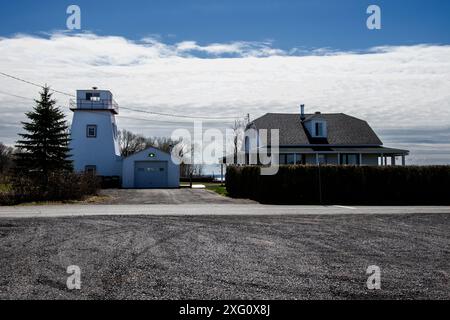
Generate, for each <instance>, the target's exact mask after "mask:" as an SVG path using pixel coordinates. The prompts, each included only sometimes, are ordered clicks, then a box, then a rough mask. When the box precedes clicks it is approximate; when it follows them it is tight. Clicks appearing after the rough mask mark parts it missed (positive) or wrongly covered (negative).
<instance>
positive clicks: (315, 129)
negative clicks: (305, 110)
mask: <svg viewBox="0 0 450 320" xmlns="http://www.w3.org/2000/svg"><path fill="white" fill-rule="evenodd" d="M326 126H327V124H326V122H325V121H321V120H316V121H313V122H312V126H311V129H310V131H312V132H311V135H312V136H313V137H314V138H326V136H327V127H326Z"/></svg>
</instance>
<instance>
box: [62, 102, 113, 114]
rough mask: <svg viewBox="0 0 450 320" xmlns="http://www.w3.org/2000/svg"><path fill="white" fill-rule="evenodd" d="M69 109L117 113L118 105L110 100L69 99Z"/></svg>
mask: <svg viewBox="0 0 450 320" xmlns="http://www.w3.org/2000/svg"><path fill="white" fill-rule="evenodd" d="M69 105H70V109H72V110H74V109H88V110H103V109H104V110H114V111H116V112H118V111H119V105H118V104H117V102H116V101H114V99H112V100H86V99H70V101H69Z"/></svg>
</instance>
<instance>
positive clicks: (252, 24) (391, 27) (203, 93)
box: [0, 0, 450, 164]
mask: <svg viewBox="0 0 450 320" xmlns="http://www.w3.org/2000/svg"><path fill="white" fill-rule="evenodd" d="M71 4H76V5H79V6H80V7H81V11H82V21H81V22H82V32H81V33H78V32H67V30H66V20H67V17H68V15H67V14H66V9H67V7H68V6H69V5H71ZM371 4H376V5H378V6H380V7H381V14H382V29H381V30H368V29H367V27H366V20H367V17H368V14H367V13H366V9H367V7H368V6H369V5H371ZM449 16H450V1H449V0H428V1H425V0H409V1H406V0H389V1H385V0H370V1H366V0H341V1H338V0H297V1H286V0H285V1H282V0H278V1H273V0H247V1H244V0H241V1H235V0H226V1H225V0H224V1H215V0H195V1H194V0H192V1H189V0H180V1H177V0H160V1H150V0H146V1H144V0H136V1H133V0H128V1H116V0H109V1H106V0H97V1H92V0H91V1H87V0H80V1H75V2H72V1H61V0H58V1H56V0H52V1H50V0H40V1H36V0H34V1H31V0H21V1H6V0H5V1H2V2H1V4H0V71H1V72H4V73H7V74H11V75H14V76H17V77H20V78H23V79H26V80H29V81H32V82H35V83H39V84H44V83H47V84H49V85H50V86H52V87H54V88H55V89H59V90H61V91H65V92H70V93H75V90H77V89H85V88H90V87H92V86H97V87H99V88H102V89H108V90H111V91H112V92H113V93H114V97H115V98H116V100H117V101H118V102H119V104H120V105H121V106H125V107H129V108H137V109H142V110H147V111H155V112H164V113H172V114H187V115H193V116H211V115H214V116H215V117H239V118H242V117H243V116H244V115H246V114H250V115H251V118H252V119H255V118H256V117H259V116H262V115H263V114H264V113H267V112H283V113H293V112H298V105H299V104H300V103H302V104H306V108H307V111H308V112H314V111H322V112H324V113H334V112H343V113H347V114H349V115H352V116H355V117H358V118H361V119H364V120H367V121H368V122H369V123H370V125H371V126H372V127H373V128H374V130H375V131H376V132H377V133H378V134H379V135H380V137H381V139H382V140H383V142H384V143H385V145H387V146H391V147H399V148H404V149H409V150H411V156H410V157H409V163H415V164H450V143H449V141H450V93H449V90H448V88H449V87H450V18H449ZM377 47H378V48H377ZM379 47H383V48H379ZM374 48H375V49H374ZM324 49H325V50H324ZM367 53H370V54H367ZM197 58H202V59H197ZM228 58H232V59H228ZM36 94H37V88H36V87H34V86H30V85H29V84H26V83H24V82H18V81H16V80H13V79H11V78H8V77H5V76H2V77H0V107H1V110H2V111H1V117H0V141H2V142H5V143H8V144H14V141H16V140H17V133H18V132H19V131H20V130H21V125H20V121H23V120H24V113H25V112H27V111H29V109H30V101H32V99H33V98H35V97H36ZM56 98H57V99H58V103H59V104H60V105H61V106H63V107H64V111H65V112H66V114H67V117H68V119H71V116H72V113H71V112H70V110H69V108H68V107H67V106H68V97H67V96H64V95H58V94H57V95H56ZM118 118H119V125H120V127H121V128H122V129H128V130H131V131H133V132H136V133H140V134H144V135H147V136H168V135H170V134H171V132H172V131H173V130H174V129H175V128H179V127H180V126H190V125H191V124H192V123H186V122H185V123H180V122H176V121H179V119H175V118H173V117H172V118H171V117H161V116H152V115H145V116H143V114H142V113H134V112H132V111H130V110H126V109H125V108H122V109H121V112H120V114H119V117H118ZM210 126H211V127H218V128H220V129H221V130H222V129H225V128H229V126H230V123H227V122H225V121H218V122H215V123H213V124H210Z"/></svg>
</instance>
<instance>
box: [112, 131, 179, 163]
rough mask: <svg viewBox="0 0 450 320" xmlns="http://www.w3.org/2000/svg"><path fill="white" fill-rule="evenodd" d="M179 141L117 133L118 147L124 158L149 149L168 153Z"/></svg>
mask: <svg viewBox="0 0 450 320" xmlns="http://www.w3.org/2000/svg"><path fill="white" fill-rule="evenodd" d="M179 142H180V141H176V140H172V139H171V138H168V137H148V138H146V137H144V136H143V135H139V134H135V133H133V132H131V131H127V130H121V131H119V146H120V150H121V154H122V156H124V157H128V156H131V155H133V154H135V153H138V152H140V151H142V150H145V149H147V148H150V147H154V148H158V149H159V150H161V151H164V152H167V153H170V152H171V151H172V148H173V146H175V145H176V144H177V143H179Z"/></svg>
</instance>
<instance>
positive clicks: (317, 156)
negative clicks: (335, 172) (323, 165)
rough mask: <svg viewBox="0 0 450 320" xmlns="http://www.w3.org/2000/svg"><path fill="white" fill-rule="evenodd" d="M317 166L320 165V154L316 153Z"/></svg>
mask: <svg viewBox="0 0 450 320" xmlns="http://www.w3.org/2000/svg"><path fill="white" fill-rule="evenodd" d="M316 164H317V165H319V154H318V153H316Z"/></svg>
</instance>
